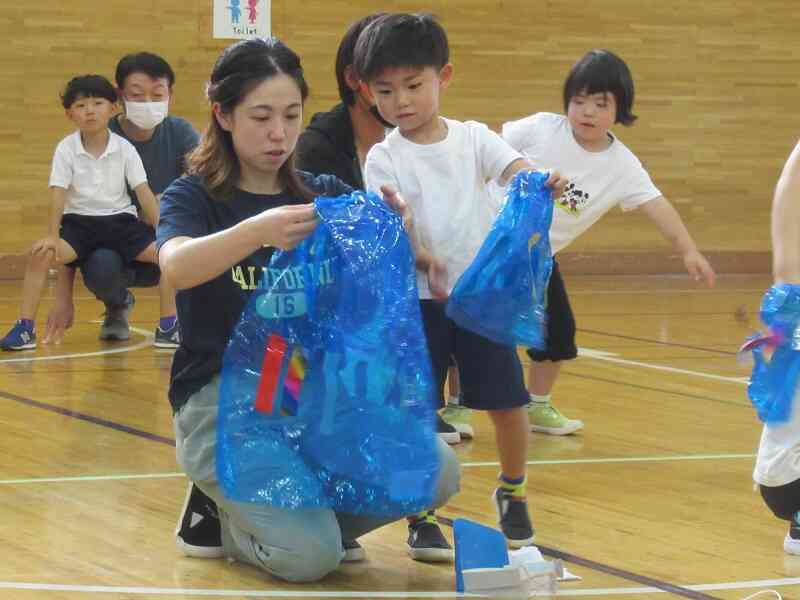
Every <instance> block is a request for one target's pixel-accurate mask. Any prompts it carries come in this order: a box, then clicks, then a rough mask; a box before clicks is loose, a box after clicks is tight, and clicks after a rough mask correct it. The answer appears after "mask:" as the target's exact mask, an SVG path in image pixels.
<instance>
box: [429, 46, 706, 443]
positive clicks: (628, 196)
mask: <svg viewBox="0 0 800 600" xmlns="http://www.w3.org/2000/svg"><path fill="white" fill-rule="evenodd" d="M563 96H564V110H565V111H566V113H567V114H566V115H558V114H553V113H536V114H534V115H531V116H529V117H526V118H524V119H520V120H519V121H512V122H510V123H506V124H505V125H503V139H504V140H506V141H507V142H508V143H509V144H511V146H513V147H514V148H515V149H516V150H518V151H519V152H521V153H522V154H523V155H525V156H526V157H527V158H529V159H530V160H531V162H532V163H533V164H535V165H537V167H540V168H545V169H554V170H557V171H558V172H559V173H561V175H562V177H564V178H566V180H567V181H568V183H567V186H566V189H565V190H564V193H563V194H562V196H561V197H560V198H559V199H558V200H557V201H556V206H555V210H554V211H553V224H552V226H551V228H550V244H551V246H552V248H553V254H554V255H555V254H556V253H558V252H560V251H561V250H563V249H564V248H566V247H567V246H568V245H569V244H570V243H572V241H574V240H575V239H576V238H577V237H578V236H579V235H581V234H582V233H583V232H584V231H586V230H587V229H589V227H591V226H592V225H593V224H594V223H596V222H597V221H598V219H600V217H602V216H603V215H604V214H606V213H607V212H608V211H609V210H611V209H612V208H614V207H615V206H620V208H622V210H623V211H629V210H634V209H638V210H641V211H642V212H644V214H645V215H647V216H648V217H649V218H650V219H651V220H652V221H653V223H654V224H655V225H656V227H657V228H658V230H659V231H660V232H661V233H662V235H663V236H664V237H665V238H666V239H667V240H668V241H669V242H670V243H671V244H672V246H673V248H674V249H675V251H676V252H677V253H679V254H680V255H681V256H682V257H683V262H684V265H685V267H686V270H687V271H688V272H689V274H690V275H691V276H692V277H693V278H694V279H695V280H700V279H703V280H705V282H706V283H707V284H708V285H709V286H711V285H713V284H714V271H713V269H712V268H711V266H710V265H709V263H708V261H707V260H706V259H705V257H704V256H703V255H702V254H701V253H700V252H699V251H698V249H697V246H696V245H695V243H694V241H693V240H692V237H691V235H689V232H688V231H687V230H686V227H685V226H684V224H683V221H682V220H681V218H680V215H679V214H678V213H677V211H676V210H675V209H674V208H673V207H672V205H671V204H670V203H669V201H668V200H667V199H666V198H664V196H663V195H662V194H661V192H660V191H659V190H658V188H656V186H655V185H653V182H652V181H651V180H650V176H649V175H648V174H647V171H645V169H644V167H642V164H641V163H640V162H639V160H638V159H637V158H636V156H635V155H634V154H633V153H632V152H631V151H630V150H628V148H627V147H626V146H625V145H624V144H623V143H622V142H621V141H620V140H619V139H618V138H617V137H616V136H614V135H613V134H612V133H611V132H610V131H609V130H610V128H611V126H612V125H614V124H615V123H621V124H622V125H626V126H628V125H632V124H633V122H634V121H635V120H636V116H635V115H633V113H632V109H633V96H634V88H633V79H632V77H631V73H630V70H629V69H628V66H627V65H626V64H625V62H624V61H623V60H622V59H621V58H619V57H618V56H616V55H615V54H613V53H612V52H609V51H607V50H592V51H590V52H588V53H587V54H586V55H584V56H583V57H582V58H581V59H580V60H579V61H578V62H577V63H576V64H575V66H573V67H572V70H571V71H570V73H569V75H568V76H567V79H566V81H565V82H564V91H563ZM494 191H495V193H496V194H499V195H502V190H500V189H495V190H494ZM547 315H548V346H547V348H546V349H545V350H543V351H536V350H528V356H530V358H531V359H532V361H533V362H532V363H531V366H530V368H529V371H528V386H529V390H530V398H531V403H530V406H529V409H528V416H529V419H530V427H531V430H533V431H539V432H542V433H549V434H553V435H566V434H570V433H573V432H575V431H578V430H579V429H581V428H582V427H583V422H581V421H579V420H577V419H568V418H567V417H565V416H564V415H563V414H561V413H560V412H559V411H558V409H556V408H555V407H553V406H552V405H551V404H550V393H551V390H552V388H553V385H554V383H555V381H556V378H557V377H558V373H559V370H560V369H561V364H562V361H565V360H571V359H574V358H575V357H576V356H577V355H578V348H577V346H576V345H575V318H574V316H573V314H572V309H571V307H570V304H569V298H568V296H567V292H566V289H565V287H564V282H563V280H562V278H561V274H560V272H559V269H558V264H557V262H555V261H554V265H553V274H552V276H551V279H550V286H549V288H548V298H547ZM444 416H445V419H446V420H448V422H450V423H454V424H456V426H458V424H460V423H464V422H468V421H469V413H468V412H467V411H466V410H465V409H463V408H462V407H459V406H457V405H455V404H451V405H449V406H448V408H447V409H446V411H445V415H444Z"/></svg>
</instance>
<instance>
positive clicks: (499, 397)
mask: <svg viewBox="0 0 800 600" xmlns="http://www.w3.org/2000/svg"><path fill="white" fill-rule="evenodd" d="M420 308H421V310H422V322H423V325H424V327H425V337H426V338H427V342H428V351H429V353H430V355H431V364H432V368H433V382H434V385H435V386H436V393H437V396H436V397H437V398H438V399H439V402H440V406H441V405H442V402H443V393H444V383H445V379H446V378H447V368H448V367H449V366H450V362H451V357H452V358H454V359H455V362H456V363H457V364H458V373H459V377H460V382H461V391H462V393H463V396H464V400H463V404H464V406H467V407H469V408H474V409H478V410H503V409H508V408H516V407H519V406H524V405H526V404H527V403H528V402H529V400H530V399H529V397H528V392H527V390H526V389H525V380H524V378H523V374H522V365H521V364H520V361H519V356H517V350H516V348H514V347H513V346H502V345H500V344H496V343H494V342H493V341H491V340H489V339H487V338H485V337H483V336H481V335H478V334H477V333H472V332H471V331H467V330H466V329H462V328H461V327H459V326H458V325H456V324H455V322H454V321H452V320H451V319H449V318H448V317H447V315H446V314H445V304H444V303H443V302H437V301H435V300H420Z"/></svg>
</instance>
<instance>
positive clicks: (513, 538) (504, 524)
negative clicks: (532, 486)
mask: <svg viewBox="0 0 800 600" xmlns="http://www.w3.org/2000/svg"><path fill="white" fill-rule="evenodd" d="M492 499H493V500H494V505H495V508H496V509H497V519H498V522H499V524H500V529H501V530H502V531H503V535H504V536H506V541H507V542H508V545H509V546H510V547H511V548H522V547H524V546H530V545H532V544H533V537H534V531H533V525H531V518H530V517H529V516H528V502H527V501H526V500H520V499H518V498H515V497H514V496H512V495H511V492H509V491H508V490H504V489H503V488H500V487H499V488H497V489H496V490H495V491H494V494H493V495H492Z"/></svg>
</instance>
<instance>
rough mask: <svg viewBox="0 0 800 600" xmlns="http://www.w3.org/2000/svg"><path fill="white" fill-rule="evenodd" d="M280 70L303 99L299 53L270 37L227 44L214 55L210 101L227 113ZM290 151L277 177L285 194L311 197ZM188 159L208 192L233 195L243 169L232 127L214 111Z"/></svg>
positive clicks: (304, 89)
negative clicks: (291, 80) (223, 123)
mask: <svg viewBox="0 0 800 600" xmlns="http://www.w3.org/2000/svg"><path fill="white" fill-rule="evenodd" d="M281 73H282V74H285V75H288V76H289V77H291V78H292V79H293V80H294V81H295V83H296V84H297V87H299V88H300V96H301V98H302V100H303V102H305V100H306V98H308V84H307V83H306V80H305V77H304V76H303V67H302V66H301V65H300V57H299V56H297V54H295V53H294V51H292V50H291V49H290V48H289V47H288V46H286V45H285V44H284V43H283V42H281V41H280V40H278V39H277V38H274V37H271V38H254V39H249V40H244V41H241V42H238V43H236V44H233V45H232V46H229V47H228V48H226V49H225V51H224V52H223V53H222V54H221V55H220V57H219V58H218V59H217V62H216V63H215V64H214V68H213V69H212V70H211V78H210V80H209V82H208V86H207V90H206V95H207V96H208V100H209V102H211V103H212V104H214V103H219V105H220V110H221V111H222V112H223V113H226V114H230V113H231V112H233V110H234V109H235V108H236V106H238V105H239V104H240V103H241V102H242V100H244V98H245V96H247V94H249V93H250V92H251V91H252V90H253V89H254V88H256V87H257V86H258V85H259V84H261V83H262V82H264V81H265V80H267V79H270V78H272V77H275V76H276V75H279V74H281ZM294 155H295V153H294V152H292V154H291V155H290V156H289V158H288V159H287V160H286V161H285V162H284V163H283V165H281V168H280V169H279V170H278V179H279V181H281V182H282V183H283V184H284V185H285V186H286V191H287V192H288V193H289V194H291V195H292V196H295V197H298V198H301V199H303V200H305V201H309V202H310V201H311V200H313V199H314V194H313V193H312V192H311V191H310V190H309V189H308V188H307V187H306V186H305V185H304V184H303V182H302V181H301V180H300V178H299V177H298V175H297V171H296V170H295V167H294ZM187 163H188V168H187V171H188V172H189V174H190V175H197V176H199V177H201V178H202V179H203V182H204V183H205V185H206V187H207V188H208V190H209V192H210V194H211V196H212V197H214V198H217V199H220V200H225V199H229V198H230V197H231V195H232V194H233V191H234V189H235V188H236V184H237V183H238V181H239V177H240V174H241V167H240V165H239V157H238V156H237V155H236V152H235V150H234V148H233V140H232V139H231V134H230V132H228V131H225V130H224V129H223V128H222V127H221V126H220V124H219V123H218V122H217V119H216V117H215V116H214V114H213V112H212V114H211V120H210V122H209V124H208V128H207V129H206V131H205V132H204V133H203V136H202V138H201V139H200V143H199V144H198V146H197V148H195V149H194V150H193V151H192V152H191V153H190V154H189V155H188V157H187Z"/></svg>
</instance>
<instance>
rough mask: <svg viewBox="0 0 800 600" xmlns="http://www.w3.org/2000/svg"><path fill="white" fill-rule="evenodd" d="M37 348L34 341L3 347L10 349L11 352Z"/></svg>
mask: <svg viewBox="0 0 800 600" xmlns="http://www.w3.org/2000/svg"><path fill="white" fill-rule="evenodd" d="M35 348H36V342H33V343H32V344H24V345H22V346H8V347H6V348H3V350H9V351H11V352H18V351H20V350H33V349H35Z"/></svg>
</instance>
